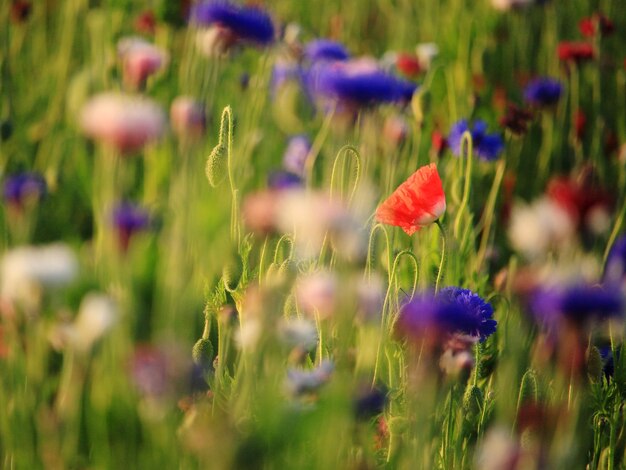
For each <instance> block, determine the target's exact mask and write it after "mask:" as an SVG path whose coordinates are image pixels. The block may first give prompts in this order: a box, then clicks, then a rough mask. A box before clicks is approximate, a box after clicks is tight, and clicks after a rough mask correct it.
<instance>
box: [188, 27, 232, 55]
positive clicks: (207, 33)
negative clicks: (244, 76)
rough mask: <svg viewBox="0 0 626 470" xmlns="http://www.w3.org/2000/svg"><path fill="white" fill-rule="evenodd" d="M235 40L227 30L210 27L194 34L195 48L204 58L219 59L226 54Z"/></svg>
mask: <svg viewBox="0 0 626 470" xmlns="http://www.w3.org/2000/svg"><path fill="white" fill-rule="evenodd" d="M235 42H236V38H235V37H234V36H233V34H232V32H231V31H230V30H228V29H227V28H220V27H219V26H211V27H209V28H205V29H202V30H200V31H198V33H197V34H196V47H197V48H198V50H199V51H200V53H201V54H202V55H204V56H205V57H219V56H221V55H224V54H225V53H227V52H228V50H229V49H230V48H231V47H232V46H233V45H234V44H235Z"/></svg>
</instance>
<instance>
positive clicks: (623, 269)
mask: <svg viewBox="0 0 626 470" xmlns="http://www.w3.org/2000/svg"><path fill="white" fill-rule="evenodd" d="M625 275H626V235H622V236H621V237H620V238H618V239H617V240H616V241H615V243H614V244H613V246H612V247H611V250H610V251H609V255H608V256H607V258H606V264H605V267H604V281H605V282H619V281H621V280H623V279H624V277H625Z"/></svg>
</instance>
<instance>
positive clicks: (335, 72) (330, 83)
mask: <svg viewBox="0 0 626 470" xmlns="http://www.w3.org/2000/svg"><path fill="white" fill-rule="evenodd" d="M307 84H308V86H309V88H310V91H311V94H312V95H313V96H320V97H324V98H331V99H335V100H338V101H340V102H343V103H347V104H352V105H356V106H368V105H375V104H379V103H398V102H408V101H410V99H411V97H412V96H413V93H414V92H415V90H416V89H417V85H415V84H414V83H412V82H408V81H405V80H402V79H400V78H397V77H394V76H393V75H390V74H389V73H387V72H385V71H383V70H381V69H380V68H379V67H378V66H377V65H376V64H375V63H374V62H373V61H370V60H368V59H360V60H351V61H346V62H332V63H318V64H315V65H314V66H313V67H312V68H311V69H310V70H309V73H308V76H307Z"/></svg>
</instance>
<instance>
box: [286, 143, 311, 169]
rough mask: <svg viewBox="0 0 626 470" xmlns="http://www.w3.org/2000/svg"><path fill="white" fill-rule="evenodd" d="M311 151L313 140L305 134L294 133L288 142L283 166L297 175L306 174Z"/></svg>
mask: <svg viewBox="0 0 626 470" xmlns="http://www.w3.org/2000/svg"><path fill="white" fill-rule="evenodd" d="M310 152H311V140H310V139H309V138H308V137H307V136H306V135H303V134H300V135H294V136H293V137H291V138H290V139H289V142H288V143H287V148H286V149H285V153H284V155H283V167H284V168H285V169H286V170H287V171H290V172H291V173H295V174H296V175H300V176H302V175H304V171H305V164H306V159H307V157H308V156H309V153H310Z"/></svg>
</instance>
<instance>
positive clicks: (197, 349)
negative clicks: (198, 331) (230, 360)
mask: <svg viewBox="0 0 626 470" xmlns="http://www.w3.org/2000/svg"><path fill="white" fill-rule="evenodd" d="M192 357H193V362H194V363H196V364H197V365H199V366H202V368H203V369H208V368H210V367H211V365H212V364H213V359H214V352H213V345H212V344H211V341H209V340H208V339H204V338H200V339H199V340H198V341H197V342H196V344H194V346H193V350H192Z"/></svg>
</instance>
